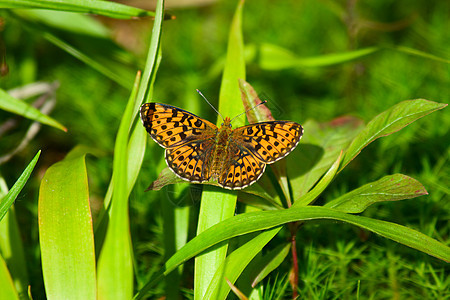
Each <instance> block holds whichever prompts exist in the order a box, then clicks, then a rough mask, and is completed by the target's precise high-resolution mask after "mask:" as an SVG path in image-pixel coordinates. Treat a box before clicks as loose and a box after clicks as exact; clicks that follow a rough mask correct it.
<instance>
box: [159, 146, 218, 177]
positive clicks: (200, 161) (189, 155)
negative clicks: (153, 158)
mask: <svg viewBox="0 0 450 300" xmlns="http://www.w3.org/2000/svg"><path fill="white" fill-rule="evenodd" d="M213 148H214V142H213V141H212V140H207V141H192V142H188V143H185V144H183V145H181V146H178V147H175V148H168V149H166V163H167V165H168V166H169V168H170V169H171V170H172V171H173V172H174V173H175V174H176V175H177V176H178V177H180V178H181V179H184V180H187V181H190V182H194V183H201V182H204V181H208V180H209V178H210V177H211V172H210V168H209V167H210V165H211V164H210V163H209V162H210V158H211V154H212V151H213Z"/></svg>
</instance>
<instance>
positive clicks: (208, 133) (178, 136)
mask: <svg viewBox="0 0 450 300" xmlns="http://www.w3.org/2000/svg"><path fill="white" fill-rule="evenodd" d="M141 119H142V122H143V124H144V127H145V128H146V130H147V132H148V133H149V134H150V136H151V137H152V138H153V140H154V141H155V142H157V143H158V144H159V145H160V146H162V147H163V148H165V149H166V155H165V158H166V163H167V165H168V167H169V168H170V169H171V170H172V171H173V172H174V173H175V174H176V175H177V176H178V177H180V178H182V179H184V180H187V181H189V182H193V183H203V182H210V181H214V182H217V184H219V185H220V186H221V187H223V188H226V189H242V188H245V187H247V186H249V185H250V184H252V183H254V182H255V181H257V180H258V179H259V178H260V177H261V176H262V174H263V173H264V170H265V167H266V164H270V163H273V162H275V161H277V160H279V159H281V158H283V157H284V156H286V155H287V154H288V153H290V152H291V151H292V150H293V149H294V148H295V147H296V146H297V144H298V142H299V140H300V138H301V136H302V134H303V128H302V127H301V126H300V125H299V124H297V123H295V122H290V121H271V122H262V123H256V124H251V125H247V126H243V127H239V128H236V129H233V128H232V127H231V121H230V118H228V117H226V118H225V119H224V123H223V124H222V126H221V127H220V128H217V126H215V125H214V124H213V123H211V122H209V121H207V120H204V119H201V118H199V117H197V116H196V115H194V114H192V113H190V112H188V111H185V110H183V109H181V108H177V107H174V106H170V105H166V104H161V103H145V104H144V105H142V106H141Z"/></svg>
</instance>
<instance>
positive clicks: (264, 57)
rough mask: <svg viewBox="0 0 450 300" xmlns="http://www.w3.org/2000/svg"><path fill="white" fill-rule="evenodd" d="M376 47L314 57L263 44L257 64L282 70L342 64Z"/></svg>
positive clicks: (267, 68)
mask: <svg viewBox="0 0 450 300" xmlns="http://www.w3.org/2000/svg"><path fill="white" fill-rule="evenodd" d="M379 50H380V48H377V47H370V48H364V49H359V50H354V51H349V52H343V53H331V54H327V55H321V56H315V57H305V58H303V57H298V56H296V55H295V54H294V53H292V52H291V51H289V50H287V49H284V48H282V47H279V46H276V45H271V44H263V45H262V46H261V49H260V51H261V53H260V60H259V64H260V66H261V68H262V69H266V70H282V69H287V68H298V67H308V68H311V67H327V66H332V65H337V64H342V63H346V62H350V61H354V60H356V59H360V58H363V57H365V56H368V55H371V54H373V53H376V52H378V51H379Z"/></svg>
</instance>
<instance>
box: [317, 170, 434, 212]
mask: <svg viewBox="0 0 450 300" xmlns="http://www.w3.org/2000/svg"><path fill="white" fill-rule="evenodd" d="M427 194H428V193H427V191H426V190H425V188H424V187H423V185H422V184H421V183H420V182H418V181H417V180H415V179H414V178H411V177H408V176H406V175H403V174H394V175H389V176H385V177H383V178H381V179H380V180H377V181H375V182H371V183H368V184H365V185H363V186H362V187H360V188H357V189H356V190H353V191H351V192H349V193H347V194H345V195H342V196H341V197H339V198H337V199H335V200H333V201H331V202H328V203H327V204H326V205H325V207H328V208H333V209H336V210H339V211H342V212H346V213H361V212H363V211H364V210H365V209H366V208H367V207H369V206H370V205H372V204H374V203H377V202H384V201H398V200H404V199H410V198H414V197H419V196H422V195H427Z"/></svg>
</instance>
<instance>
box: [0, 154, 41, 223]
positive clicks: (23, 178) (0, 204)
mask: <svg viewBox="0 0 450 300" xmlns="http://www.w3.org/2000/svg"><path fill="white" fill-rule="evenodd" d="M40 155H41V151H40V150H39V151H38V153H37V154H36V155H35V156H34V158H33V159H32V160H31V162H30V163H29V164H28V166H27V167H26V168H25V170H24V171H23V172H22V174H21V175H20V177H19V179H17V181H16V183H15V184H14V185H13V187H12V188H11V189H10V190H9V192H8V193H7V194H6V196H5V197H3V198H2V199H1V201H0V221H1V220H2V219H3V217H4V216H5V215H6V213H7V212H8V210H9V208H10V207H11V205H12V204H13V203H14V201H15V200H16V198H17V195H19V193H20V191H21V190H22V189H23V187H24V186H25V183H27V180H28V178H30V175H31V172H33V169H34V166H35V165H36V163H37V161H38V159H39V156H40Z"/></svg>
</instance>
